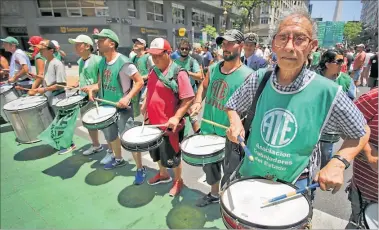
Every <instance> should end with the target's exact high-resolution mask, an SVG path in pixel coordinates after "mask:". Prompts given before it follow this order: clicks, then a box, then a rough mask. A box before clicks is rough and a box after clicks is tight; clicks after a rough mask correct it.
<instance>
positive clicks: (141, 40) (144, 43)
mask: <svg viewBox="0 0 379 230" xmlns="http://www.w3.org/2000/svg"><path fill="white" fill-rule="evenodd" d="M132 41H133V43H136V42H137V41H138V42H141V43H142V44H143V45H144V46H146V41H145V40H144V39H142V38H133V39H132Z"/></svg>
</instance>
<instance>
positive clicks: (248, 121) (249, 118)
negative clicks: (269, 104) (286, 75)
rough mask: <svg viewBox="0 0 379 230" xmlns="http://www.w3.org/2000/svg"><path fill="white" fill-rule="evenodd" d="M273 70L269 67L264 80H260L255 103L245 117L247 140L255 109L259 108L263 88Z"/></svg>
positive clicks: (254, 99)
mask: <svg viewBox="0 0 379 230" xmlns="http://www.w3.org/2000/svg"><path fill="white" fill-rule="evenodd" d="M273 71H274V70H273V69H271V68H270V69H267V71H266V73H265V74H264V76H263V78H262V81H261V82H260V84H259V86H258V89H257V92H256V93H255V96H254V98H253V103H252V104H251V106H250V108H249V110H248V111H247V115H246V119H245V121H244V124H243V127H244V129H245V132H246V134H245V140H247V138H248V137H249V134H250V127H251V123H252V122H253V119H254V116H255V111H256V108H257V103H258V99H259V97H260V96H261V94H262V92H263V89H264V88H265V86H266V83H267V81H268V79H269V78H270V77H271V74H272V72H273Z"/></svg>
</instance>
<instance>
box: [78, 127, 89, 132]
mask: <svg viewBox="0 0 379 230" xmlns="http://www.w3.org/2000/svg"><path fill="white" fill-rule="evenodd" d="M78 129H79V130H80V131H82V132H85V133H88V130H87V128H86V127H84V126H79V127H78Z"/></svg>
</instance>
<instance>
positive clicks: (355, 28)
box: [343, 22, 362, 43]
mask: <svg viewBox="0 0 379 230" xmlns="http://www.w3.org/2000/svg"><path fill="white" fill-rule="evenodd" d="M361 32H362V23H360V22H347V23H346V24H345V27H344V31H343V36H344V37H345V39H346V41H347V42H348V43H350V42H351V41H353V40H355V39H356V38H357V37H358V35H359V34H360V33H361Z"/></svg>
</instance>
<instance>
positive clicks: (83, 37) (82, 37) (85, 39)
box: [68, 34, 93, 46]
mask: <svg viewBox="0 0 379 230" xmlns="http://www.w3.org/2000/svg"><path fill="white" fill-rule="evenodd" d="M68 42H69V43H70V44H76V43H85V44H88V45H91V46H93V41H92V39H91V38H90V37H89V36H87V35H84V34H81V35H79V36H77V37H76V38H75V39H73V38H69V39H68Z"/></svg>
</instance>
